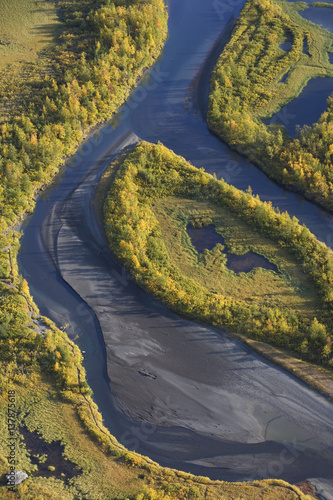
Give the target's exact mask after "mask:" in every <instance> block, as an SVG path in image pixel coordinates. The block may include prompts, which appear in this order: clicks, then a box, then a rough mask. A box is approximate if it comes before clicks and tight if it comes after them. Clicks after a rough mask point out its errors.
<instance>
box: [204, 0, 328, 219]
mask: <svg viewBox="0 0 333 500" xmlns="http://www.w3.org/2000/svg"><path fill="white" fill-rule="evenodd" d="M306 7H307V5H306V4H305V3H303V2H286V1H283V0H281V1H280V0H248V1H247V2H246V4H245V6H244V8H243V10H242V12H241V14H240V16H239V19H238V21H237V24H236V26H235V28H234V30H233V33H232V36H231V39H230V41H229V42H228V44H227V45H226V46H225V48H224V50H223V52H222V54H221V56H220V57H219V59H218V62H217V64H216V66H215V69H214V71H213V73H212V79H211V92H210V98H209V110H208V126H209V128H210V130H211V131H212V132H214V133H215V134H216V135H218V136H219V137H221V138H222V139H223V140H225V141H226V142H227V143H228V144H229V145H230V146H231V147H232V148H234V149H236V150H237V151H239V152H241V153H244V154H245V155H247V156H248V157H249V158H251V159H252V160H253V161H254V162H255V163H256V164H257V165H259V166H260V167H261V168H262V169H263V170H264V171H265V172H266V173H267V174H268V175H269V176H271V177H272V178H273V179H275V180H276V181H278V182H279V183H281V184H283V185H285V186H287V187H289V188H290V189H293V190H298V191H300V192H302V193H303V194H304V195H305V196H306V197H307V198H309V199H311V200H313V201H315V202H316V203H318V204H320V205H322V206H323V207H325V208H327V209H330V210H332V209H333V196H332V195H333V164H332V159H333V156H332V155H333V146H332V142H333V128H332V111H333V99H332V97H329V99H328V107H327V110H326V111H325V112H324V113H323V114H322V115H321V117H320V119H319V121H318V122H317V123H315V124H314V125H313V126H312V127H309V126H305V127H303V128H302V129H301V130H300V131H299V132H298V134H297V135H296V137H295V138H291V137H290V136H289V135H288V134H287V133H286V129H285V128H284V127H283V126H282V125H278V124H270V125H268V126H266V125H265V124H264V123H263V122H262V120H263V119H266V118H269V117H271V116H272V115H273V114H275V113H276V112H277V111H279V109H280V108H281V107H282V106H283V105H285V104H287V103H288V102H290V101H291V100H293V99H294V98H295V97H296V96H297V95H299V93H300V92H301V90H302V89H303V88H304V86H305V85H306V83H307V82H308V81H309V80H310V79H311V78H315V77H333V66H332V65H331V64H330V63H329V59H328V53H329V52H331V45H332V41H333V35H332V34H331V33H329V32H328V31H326V30H324V29H322V28H321V27H319V26H317V25H315V24H313V23H311V22H310V21H307V20H305V19H303V18H302V17H301V16H300V15H299V14H298V12H297V11H299V10H302V9H305V8H306ZM285 42H290V44H291V46H290V48H289V50H284V49H283V48H281V47H280V45H282V44H283V43H285Z"/></svg>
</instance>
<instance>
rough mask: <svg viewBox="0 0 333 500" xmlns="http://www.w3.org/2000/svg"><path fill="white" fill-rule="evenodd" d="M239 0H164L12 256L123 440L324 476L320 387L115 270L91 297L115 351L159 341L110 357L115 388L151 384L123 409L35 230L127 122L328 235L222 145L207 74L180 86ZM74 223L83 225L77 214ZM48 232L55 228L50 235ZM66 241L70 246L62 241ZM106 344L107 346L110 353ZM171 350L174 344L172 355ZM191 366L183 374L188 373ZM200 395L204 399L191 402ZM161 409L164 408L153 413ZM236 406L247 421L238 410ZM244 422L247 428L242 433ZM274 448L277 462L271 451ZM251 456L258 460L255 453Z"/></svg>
mask: <svg viewBox="0 0 333 500" xmlns="http://www.w3.org/2000/svg"><path fill="white" fill-rule="evenodd" d="M241 7H242V2H240V3H238V2H237V3H236V4H235V3H232V4H231V3H224V2H207V0H170V1H169V11H170V21H169V28H170V29H169V31H170V36H169V39H168V41H167V44H166V46H165V50H164V52H163V57H162V58H161V59H160V61H159V62H158V63H157V64H156V66H155V68H154V69H153V70H152V71H151V73H150V78H149V79H146V81H145V82H143V83H142V84H141V85H139V86H138V88H137V90H136V91H135V92H134V93H133V95H132V98H131V99H130V100H129V101H128V103H127V104H126V105H125V106H124V107H123V108H122V110H121V111H120V112H119V114H118V115H117V116H116V117H115V119H114V120H113V125H112V126H110V125H108V126H106V127H104V128H103V130H101V132H100V133H99V134H96V136H95V137H94V138H92V139H91V140H90V141H88V142H87V143H85V144H84V145H82V147H81V148H80V150H79V152H78V153H77V155H76V156H75V158H73V160H72V161H71V162H69V163H68V164H67V168H66V170H65V171H64V173H63V174H62V175H61V176H59V179H58V182H57V184H56V185H55V186H53V187H52V188H50V189H48V190H47V191H46V192H45V193H44V194H43V196H42V197H40V198H39V199H38V201H37V205H36V210H35V212H34V214H33V215H32V216H31V217H30V218H29V219H27V221H26V223H25V225H24V236H23V237H22V250H21V252H20V255H19V265H20V270H21V272H22V274H23V276H24V277H25V278H26V279H27V281H28V284H29V287H30V290H31V293H32V295H33V297H34V299H35V301H36V303H37V305H38V307H39V308H40V311H41V313H42V314H44V315H47V316H49V317H51V319H53V320H55V321H56V322H57V323H58V324H59V325H64V324H66V323H68V324H69V325H70V326H69V327H67V331H68V333H69V335H70V336H71V337H72V338H74V337H75V336H76V334H77V333H78V335H79V338H78V339H77V340H76V341H77V342H78V345H79V347H80V348H81V349H82V350H84V351H85V368H86V370H87V376H88V381H89V384H90V386H91V387H92V389H93V391H94V400H95V401H96V403H97V404H98V405H99V408H100V410H101V412H102V414H103V418H104V421H105V424H106V425H107V426H108V428H109V429H110V431H111V432H112V433H113V434H114V435H115V436H116V437H117V439H119V440H120V441H121V442H123V443H124V444H125V445H126V446H129V447H131V448H133V449H135V450H137V451H139V452H141V453H143V454H145V455H149V456H150V457H153V458H154V459H155V460H158V461H159V462H160V463H162V464H164V465H169V466H171V467H178V468H181V469H183V470H188V471H191V472H194V473H198V474H202V475H209V476H210V477H213V478H220V479H232V480H244V479H246V478H249V479H251V478H262V477H282V478H284V479H287V480H290V481H299V480H302V479H305V478H306V477H313V476H315V477H326V478H332V476H333V473H332V470H333V466H332V463H331V462H330V461H329V460H328V459H327V457H329V456H332V450H333V440H332V429H331V425H332V424H331V423H332V421H333V413H332V408H331V406H330V405H328V403H326V402H325V400H324V399H323V398H321V397H319V396H318V395H316V394H315V393H313V392H312V391H309V390H308V389H306V388H305V387H304V386H303V385H302V384H301V383H299V382H298V381H295V380H294V379H293V378H292V377H290V376H289V375H286V374H284V373H283V372H282V371H281V370H279V369H278V368H276V367H274V366H272V365H270V364H269V363H267V362H265V361H263V360H261V359H260V358H258V357H257V356H256V355H254V354H253V353H251V352H250V351H249V350H248V349H247V348H246V347H244V346H243V345H241V344H239V343H237V342H234V341H231V340H228V339H226V338H225V337H223V336H221V335H220V334H216V333H214V332H213V331H212V330H210V329H208V328H203V327H201V326H198V325H196V324H194V323H191V322H184V321H183V320H181V319H180V318H179V317H177V316H176V315H174V314H172V313H171V312H170V311H167V310H166V308H164V307H163V306H162V305H160V304H159V303H157V302H156V301H153V300H152V299H151V298H150V297H148V296H147V295H146V294H144V293H143V292H142V291H140V290H139V289H138V288H137V287H136V286H135V285H134V284H133V283H129V284H127V283H126V280H123V281H124V283H125V284H124V285H123V286H120V285H119V287H118V289H117V290H116V292H117V294H114V295H110V296H108V297H106V296H104V297H103V300H104V302H103V303H106V302H107V301H108V302H110V303H111V305H112V306H114V307H115V310H114V315H113V316H112V318H111V319H110V322H111V323H112V324H114V335H115V342H116V339H117V338H118V337H117V336H119V335H121V332H124V336H123V337H122V341H123V342H124V345H126V346H127V347H126V349H125V348H123V351H121V352H122V353H125V354H126V353H127V354H128V353H131V352H132V351H133V345H134V342H135V341H138V342H140V339H141V337H140V335H141V336H142V335H144V334H145V335H148V337H149V339H148V340H149V342H153V339H157V340H156V342H160V344H161V345H162V343H163V342H165V345H164V344H163V346H164V347H163V349H162V348H161V352H162V353H163V357H162V358H159V357H158V356H157V357H156V361H155V362H153V361H149V363H148V361H145V362H144V363H143V362H142V361H141V359H140V362H139V363H138V366H136V364H135V359H134V361H133V360H131V361H130V362H129V363H128V364H125V361H123V359H121V363H123V366H125V368H124V369H125V374H126V376H124V377H123V379H122V386H123V388H124V394H126V388H127V385H126V384H133V383H134V382H133V381H134V380H135V381H136V380H140V381H147V383H149V384H150V385H149V389H147V391H146V392H147V394H152V396H151V402H150V404H149V405H148V406H147V408H145V407H144V404H143V403H142V402H141V401H140V402H139V403H138V404H137V406H135V407H133V408H130V410H131V411H130V410H129V411H128V412H126V411H124V412H123V411H121V409H120V408H119V405H118V403H117V401H116V400H115V398H114V395H113V392H112V391H113V389H112V391H110V386H111V388H112V387H114V386H115V379H114V378H113V374H111V379H110V380H109V378H108V374H107V370H106V359H107V355H106V347H105V344H104V339H103V336H102V333H101V330H100V327H99V323H98V321H97V318H96V316H95V314H94V313H93V311H92V310H91V309H90V308H89V307H88V306H87V304H86V303H85V302H83V301H82V300H81V299H80V297H79V296H78V295H77V294H76V293H75V291H74V290H73V289H72V288H71V287H70V286H69V285H67V284H66V282H65V281H64V280H63V279H62V275H61V270H59V266H58V267H57V265H54V263H53V261H52V260H51V259H50V255H49V252H48V251H47V250H46V248H45V247H44V246H43V242H42V239H41V231H40V228H41V225H42V224H43V222H44V221H45V220H46V218H47V217H48V214H49V213H50V212H52V210H53V209H54V207H56V206H59V205H60V204H61V203H62V202H63V201H64V200H65V199H66V197H67V196H68V194H69V193H70V192H71V191H72V190H73V188H74V187H75V186H76V184H77V183H78V181H79V180H80V179H81V178H82V177H84V176H85V174H86V173H87V171H88V170H89V168H90V167H91V166H92V165H93V164H94V163H95V162H98V161H101V165H100V167H99V169H100V171H102V170H103V168H105V166H106V164H107V163H108V162H109V161H110V158H107V157H104V156H103V155H105V153H106V152H107V151H108V149H109V148H110V145H112V144H113V143H114V142H115V141H116V140H117V139H118V138H119V137H121V136H122V134H123V133H124V132H125V131H126V130H128V129H129V130H132V131H133V132H134V133H135V134H137V135H138V136H139V137H140V138H142V139H144V140H147V141H151V142H154V143H157V141H161V142H162V143H163V144H164V145H165V146H167V147H169V148H170V149H172V150H173V151H174V152H175V153H177V154H180V155H182V156H183V157H185V158H186V159H187V160H189V161H190V162H192V163H193V164H194V165H195V166H197V167H204V168H205V169H206V170H207V171H208V172H210V173H214V172H215V173H216V175H217V177H218V178H220V177H223V178H224V179H225V180H226V181H227V182H229V183H231V184H233V185H235V186H236V187H238V188H240V189H247V188H248V186H249V185H251V186H252V189H253V191H254V193H255V194H259V196H260V198H261V199H262V200H267V201H268V200H271V201H272V203H273V205H274V206H276V207H279V209H280V211H285V210H287V211H288V212H289V213H290V215H294V216H296V217H297V218H298V219H299V220H300V221H301V223H305V224H306V225H307V226H308V227H309V228H310V230H311V231H313V232H314V233H315V234H316V235H317V236H318V238H319V239H321V240H322V241H325V242H326V243H327V244H329V245H332V244H333V233H332V222H333V220H332V215H331V214H328V213H326V212H325V211H323V210H321V209H320V208H318V207H315V206H314V205H313V204H311V203H309V202H307V201H304V199H303V198H302V197H301V196H299V195H297V194H294V193H290V192H287V191H285V190H283V189H282V188H280V187H279V186H277V185H276V184H275V183H274V182H272V181H271V180H269V179H268V178H267V176H266V175H265V174H263V173H262V172H261V171H260V170H259V169H258V168H257V167H256V166H254V165H253V164H252V163H251V162H249V161H248V160H247V159H246V158H244V157H242V156H240V155H238V154H237V153H235V152H233V151H231V150H230V149H229V147H228V146H227V145H226V144H224V143H223V142H221V141H220V140H219V139H217V138H216V137H214V136H213V135H212V134H210V132H209V131H208V129H207V126H206V123H205V121H204V120H203V119H202V118H201V116H200V111H199V110H198V109H196V107H195V105H194V103H196V102H202V101H203V100H204V99H205V98H206V97H205V96H207V86H205V88H200V86H199V87H198V89H197V90H196V95H193V94H191V92H190V91H189V89H190V88H195V86H194V84H193V82H194V81H195V80H196V78H197V77H198V74H199V71H200V69H201V68H205V72H206V74H209V69H210V68H209V66H207V65H203V63H204V61H205V60H206V58H207V56H208V54H209V52H210V50H211V49H212V47H213V46H214V44H215V42H216V40H217V39H218V37H219V36H220V34H221V30H222V29H223V27H224V26H226V25H227V23H228V21H230V19H231V16H232V15H237V14H238V12H239V10H240V9H241ZM322 81H323V80H322ZM315 82H316V83H315V88H314V89H313V91H314V92H315V93H316V89H317V93H318V92H319V94H320V93H321V92H322V90H320V88H321V87H320V81H319V80H316V81H315ZM318 88H319V90H318ZM328 90H329V89H328V88H327V92H328ZM327 95H328V93H327ZM325 98H326V97H325ZM311 99H312V97H311V96H308V98H307V99H305V100H304V101H303V104H302V106H301V107H304V110H305V115H306V116H305V118H306V119H307V122H312V121H314V120H313V119H312V117H311V118H309V116H310V115H311V113H312V111H311V109H312V101H311ZM314 107H316V105H314ZM191 110H192V111H191ZM311 116H312V115H311ZM315 119H316V118H315ZM295 123H296V118H295ZM82 224H86V225H87V227H88V226H89V223H88V221H87V222H86V221H83V222H82ZM56 236H57V235H56V232H55V236H54V239H55V245H56ZM85 244H86V248H88V247H89V248H90V250H91V251H93V250H95V253H96V255H97V250H98V249H97V248H95V249H94V241H93V240H91V241H87V242H86V243H85ZM66 251H67V252H69V253H70V252H72V253H73V250H72V249H71V248H68V249H66ZM74 257H75V254H74ZM78 257H79V256H78ZM109 261H110V258H109V257H107V256H106V257H105V258H103V259H102V258H101V259H100V264H101V265H104V266H105V276H106V277H108V276H109V275H108V273H109V268H108V267H107V266H108V262H109ZM80 265H81V262H80ZM82 265H84V262H82ZM115 271H118V268H117V267H116V266H115V267H113V268H112V274H113V275H114V274H115ZM78 272H79V271H78ZM119 272H121V271H120V270H119ZM81 273H82V271H81ZM88 278H89V275H87V279H88ZM115 296H116V298H117V301H118V302H117V303H119V304H120V305H121V307H123V308H124V313H123V314H122V315H121V314H120V313H119V310H117V309H116V306H115V303H116V300H115ZM119 307H120V306H119ZM161 325H166V326H163V327H162V326H161ZM131 331H134V332H135V335H134V336H133V342H132V344H131V345H127V344H126V339H127V338H128V336H129V333H130V332H131ZM158 336H159V337H158ZM148 340H147V342H148ZM171 340H172V342H173V344H172V346H171V344H170V342H171ZM170 346H171V347H170ZM184 346H185V347H184ZM111 347H112V346H111ZM111 347H110V348H109V350H108V356H111V354H112V352H111V351H112V349H111ZM165 352H166V353H167V355H165V354H164V353H165ZM179 353H180V354H183V353H186V355H184V356H180V354H179ZM125 354H123V355H124V356H125ZM112 355H113V354H112ZM128 355H129V354H128ZM151 356H153V355H151ZM177 356H179V359H178V358H177ZM147 359H148V358H145V360H147ZM150 359H151V358H149V360H150ZM164 360H168V361H169V362H170V364H169V365H168V370H169V371H168V374H169V375H168V377H166V380H169V385H168V386H167V389H166V390H164V391H163V392H162V393H154V387H155V386H154V385H152V384H156V383H158V381H159V380H160V379H161V378H162V375H161V373H160V372H159V370H160V367H161V364H162V363H163V362H166V361H164ZM119 363H120V362H119ZM173 363H174V364H173ZM117 366H118V365H117ZM119 366H120V364H119ZM142 366H144V368H145V370H147V371H148V372H152V373H156V374H157V378H156V380H153V379H151V378H149V377H143V376H141V375H140V374H139V373H138V370H140V369H142ZM198 366H200V370H199V369H198ZM119 370H120V368H119ZM181 370H184V371H185V374H184V378H183V379H182V380H180V379H179V378H177V371H179V372H180V371H181ZM193 373H195V375H193V377H194V378H193V380H192V378H191V377H192V375H190V374H193ZM269 374H270V376H269V377H268V375H269ZM263 375H264V376H263ZM115 377H116V375H115ZM135 377H137V378H135ZM195 377H201V379H200V380H201V382H202V384H201V382H200V383H199V382H198V383H197V382H196V379H195ZM109 383H110V385H109ZM258 387H259V388H260V389H258ZM179 388H180V389H182V393H181V396H179V394H178V393H177V391H179V390H180V389H179ZM191 388H193V394H195V396H193V399H192V400H191V401H192V403H193V404H192V406H191V405H189V406H188V407H187V406H186V404H187V403H185V401H188V400H187V399H186V398H187V395H188V394H189V392H191V391H190V390H189V389H191ZM137 392H139V391H137ZM177 394H178V396H177ZM208 395H209V397H210V399H209V398H208ZM205 398H208V399H207V403H206V406H205V407H204V410H203V401H204V400H205ZM233 398H234V399H233ZM161 401H162V402H164V406H163V411H162V413H161V414H162V417H159V416H157V417H156V418H155V417H154V415H155V414H154V412H153V410H152V408H153V409H154V408H156V407H157V406H158V404H157V403H160V402H161ZM290 402H291V403H290ZM220 404H223V405H225V406H224V412H223V411H222V410H221V411H220V410H219V408H217V406H218V405H220ZM173 405H174V406H173ZM184 405H185V407H184ZM170 407H171V408H173V407H175V408H176V409H175V410H174V413H170V411H169V409H170ZM318 408H320V410H318ZM238 409H239V411H238ZM149 412H150V414H152V415H153V416H150V417H149V418H150V420H149V421H150V422H151V421H152V422H153V424H152V425H151V427H150V430H149V432H148V430H147V429H148V427H143V424H144V425H145V422H146V419H147V418H148V417H147V415H148V414H149ZM182 412H183V413H182ZM177 413H182V415H185V416H184V418H183V419H182V420H180V421H181V422H182V424H179V421H178V424H177V425H174V424H173V420H172V418H173V415H174V414H177ZM308 414H309V415H308ZM163 415H168V417H167V419H166V420H163ZM230 415H232V417H230ZM234 415H237V417H236V416H234ZM189 416H190V417H191V419H190V420H188V419H189ZM213 417H214V418H213ZM245 418H249V421H246V422H244V419H245ZM209 419H211V421H210V420H209ZM229 420H231V422H230V426H232V425H235V424H237V426H239V429H240V431H239V434H237V433H236V434H235V435H232V436H230V435H229V434H228V431H225V430H224V429H225V426H227V422H228V421H229ZM208 424H209V425H208ZM227 427H228V426H227ZM227 427H226V428H227ZM248 429H254V430H253V435H252V434H251V433H250V431H249V430H248ZM186 439H187V441H186ZM295 439H296V440H297V443H300V442H302V443H303V448H302V451H299V448H297V451H296V448H295V446H296V445H295ZM185 441H186V442H187V443H188V446H190V444H191V446H192V448H191V453H186V452H185V451H184V450H185V448H183V446H184V443H185ZM133 443H134V444H133ZM189 443H190V444H189ZM293 443H294V444H293ZM286 446H287V447H289V448H286ZM286 449H287V450H288V449H291V450H292V452H290V453H292V454H291V455H290V454H289V455H288V456H286V453H285V452H286ZM223 453H225V454H227V455H228V456H229V458H228V459H225V460H224V461H223V458H221V455H222V454H223ZM236 455H237V457H236ZM242 457H247V460H248V461H247V466H246V467H244V468H243V465H242V462H240V463H241V466H240V467H238V468H237V463H238V462H239V461H241V460H242ZM281 457H285V459H286V460H288V462H284V463H282V461H281V460H282V459H281ZM259 459H260V463H261V464H262V465H261V466H260V467H259V466H258V462H257V461H256V460H259ZM226 460H227V461H226ZM287 464H288V465H287ZM265 467H266V469H265ZM267 467H268V469H267Z"/></svg>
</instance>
